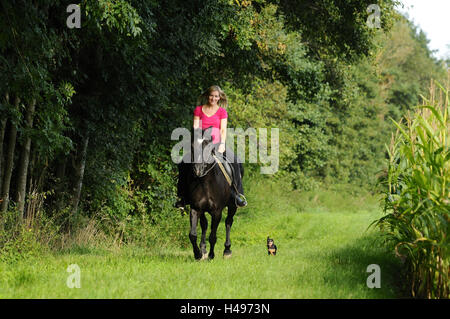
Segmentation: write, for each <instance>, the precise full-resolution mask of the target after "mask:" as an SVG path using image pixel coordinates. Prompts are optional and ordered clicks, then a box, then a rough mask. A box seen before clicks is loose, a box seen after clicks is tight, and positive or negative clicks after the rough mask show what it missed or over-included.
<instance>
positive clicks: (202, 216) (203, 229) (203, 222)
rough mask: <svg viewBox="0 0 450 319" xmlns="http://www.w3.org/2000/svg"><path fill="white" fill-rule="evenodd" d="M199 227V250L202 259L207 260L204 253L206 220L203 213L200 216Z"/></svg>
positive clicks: (206, 255) (206, 253) (205, 252)
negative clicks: (200, 237)
mask: <svg viewBox="0 0 450 319" xmlns="http://www.w3.org/2000/svg"><path fill="white" fill-rule="evenodd" d="M200 226H201V228H202V239H201V241H200V250H201V253H202V259H206V258H208V252H207V251H206V230H207V229H208V219H207V218H206V215H205V214H204V213H203V214H201V215H200Z"/></svg>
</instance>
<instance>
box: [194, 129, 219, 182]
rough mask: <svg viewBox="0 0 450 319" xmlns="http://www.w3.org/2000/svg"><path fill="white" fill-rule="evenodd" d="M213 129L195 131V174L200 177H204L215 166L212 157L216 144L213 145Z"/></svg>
mask: <svg viewBox="0 0 450 319" xmlns="http://www.w3.org/2000/svg"><path fill="white" fill-rule="evenodd" d="M211 132H212V127H211V126H210V127H209V128H207V129H206V130H202V129H200V128H198V129H194V135H193V139H192V158H193V165H192V166H193V169H194V174H195V175H196V176H198V177H201V176H204V175H205V174H206V173H207V172H208V169H209V168H210V167H211V165H213V163H214V158H213V157H212V153H213V149H214V144H213V143H212V134H211Z"/></svg>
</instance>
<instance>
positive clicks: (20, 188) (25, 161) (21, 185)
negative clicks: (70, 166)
mask: <svg viewBox="0 0 450 319" xmlns="http://www.w3.org/2000/svg"><path fill="white" fill-rule="evenodd" d="M35 107H36V99H33V101H32V102H31V104H29V106H28V108H27V112H26V115H25V116H26V117H25V127H26V129H27V130H30V129H31V128H32V127H33V117H34V110H35ZM30 148H31V137H30V136H29V134H27V135H26V136H25V140H24V144H23V148H22V156H21V158H20V164H19V171H18V173H17V176H18V180H17V197H16V201H17V208H18V210H19V216H20V218H23V211H24V208H25V194H26V189H27V174H28V165H29V163H30Z"/></svg>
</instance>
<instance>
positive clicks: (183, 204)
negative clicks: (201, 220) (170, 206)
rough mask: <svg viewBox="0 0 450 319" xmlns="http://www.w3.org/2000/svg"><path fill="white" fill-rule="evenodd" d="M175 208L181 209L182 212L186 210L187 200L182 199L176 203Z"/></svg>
mask: <svg viewBox="0 0 450 319" xmlns="http://www.w3.org/2000/svg"><path fill="white" fill-rule="evenodd" d="M174 206H175V208H179V209H181V210H184V206H186V203H185V200H184V198H183V197H181V198H180V199H179V200H178V201H177V202H176V203H175V205H174Z"/></svg>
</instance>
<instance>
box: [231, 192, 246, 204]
mask: <svg viewBox="0 0 450 319" xmlns="http://www.w3.org/2000/svg"><path fill="white" fill-rule="evenodd" d="M238 198H239V199H240V200H241V202H242V205H239V204H238ZM234 203H235V204H236V206H237V207H245V206H247V198H245V196H244V194H240V193H237V194H236V195H235V196H234Z"/></svg>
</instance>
